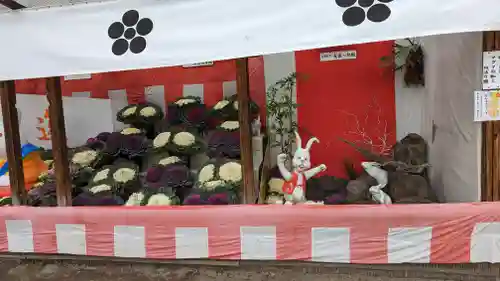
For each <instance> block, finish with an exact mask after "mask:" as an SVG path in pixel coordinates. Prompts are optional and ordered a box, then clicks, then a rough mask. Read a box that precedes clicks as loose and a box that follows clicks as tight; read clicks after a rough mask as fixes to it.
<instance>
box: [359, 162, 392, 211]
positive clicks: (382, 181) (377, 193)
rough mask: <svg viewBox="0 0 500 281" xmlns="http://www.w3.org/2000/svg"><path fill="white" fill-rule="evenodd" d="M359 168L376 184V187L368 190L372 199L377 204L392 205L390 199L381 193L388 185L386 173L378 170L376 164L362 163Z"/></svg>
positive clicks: (378, 166)
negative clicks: (361, 167)
mask: <svg viewBox="0 0 500 281" xmlns="http://www.w3.org/2000/svg"><path fill="white" fill-rule="evenodd" d="M361 166H363V169H365V171H366V172H367V173H368V174H369V175H370V176H372V177H373V178H374V179H375V180H376V181H377V183H378V185H374V186H371V187H370V189H369V190H368V191H369V192H370V194H371V195H372V199H373V200H374V201H375V202H378V203H379V204H392V200H391V197H390V196H389V195H388V194H387V193H385V192H384V191H382V189H383V188H384V187H385V186H386V185H387V183H388V176H387V171H386V170H384V169H382V168H380V164H379V163H377V162H362V163H361Z"/></svg>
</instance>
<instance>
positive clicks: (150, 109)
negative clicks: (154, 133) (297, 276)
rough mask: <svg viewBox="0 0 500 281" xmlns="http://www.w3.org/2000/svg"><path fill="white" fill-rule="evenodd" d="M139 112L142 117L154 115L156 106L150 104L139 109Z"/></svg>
mask: <svg viewBox="0 0 500 281" xmlns="http://www.w3.org/2000/svg"><path fill="white" fill-rule="evenodd" d="M139 114H140V115H141V116H144V117H151V116H155V115H156V108H154V107H152V106H146V107H145V108H143V109H141V111H140V112H139Z"/></svg>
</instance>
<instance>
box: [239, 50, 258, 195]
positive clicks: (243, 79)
mask: <svg viewBox="0 0 500 281" xmlns="http://www.w3.org/2000/svg"><path fill="white" fill-rule="evenodd" d="M249 86H250V85H249V77H248V58H242V59H237V60H236V88H237V94H238V109H239V110H238V118H239V121H240V148H241V163H242V165H243V204H255V203H256V200H257V186H256V185H255V181H254V171H253V153H252V134H251V128H250V124H251V121H252V120H251V119H250V87H249Z"/></svg>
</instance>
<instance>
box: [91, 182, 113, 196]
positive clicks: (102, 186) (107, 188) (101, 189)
mask: <svg viewBox="0 0 500 281" xmlns="http://www.w3.org/2000/svg"><path fill="white" fill-rule="evenodd" d="M110 190H111V186H109V185H107V184H100V185H96V186H94V187H92V188H90V192H92V193H94V194H96V193H99V192H104V191H110Z"/></svg>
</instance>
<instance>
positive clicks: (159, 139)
mask: <svg viewBox="0 0 500 281" xmlns="http://www.w3.org/2000/svg"><path fill="white" fill-rule="evenodd" d="M170 135H171V133H170V132H163V133H160V134H158V135H157V136H156V138H155V139H154V140H153V147H155V148H160V147H164V146H165V145H166V144H167V143H168V142H169V141H170Z"/></svg>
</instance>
